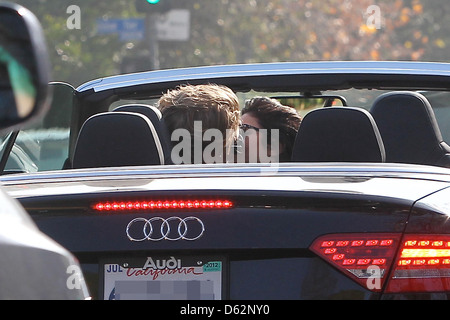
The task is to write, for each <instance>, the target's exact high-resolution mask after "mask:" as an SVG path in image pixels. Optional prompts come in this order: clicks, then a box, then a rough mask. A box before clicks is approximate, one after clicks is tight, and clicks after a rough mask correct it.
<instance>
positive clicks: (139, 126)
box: [72, 112, 165, 169]
mask: <svg viewBox="0 0 450 320" xmlns="http://www.w3.org/2000/svg"><path fill="white" fill-rule="evenodd" d="M164 158H165V156H164V151H163V149H162V146H161V142H160V140H159V134H158V132H157V130H156V128H155V127H154V125H153V124H152V122H151V121H150V120H149V119H148V118H147V117H146V116H144V115H141V114H138V113H131V112H107V113H100V114H97V115H94V116H92V117H90V118H89V119H88V120H86V122H85V123H84V124H83V126H82V128H81V130H80V134H79V136H78V140H77V144H76V147H75V152H74V157H73V161H72V167H73V168H77V169H79V168H97V167H120V166H140V165H159V164H164Z"/></svg>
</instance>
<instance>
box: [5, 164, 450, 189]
mask: <svg viewBox="0 0 450 320" xmlns="http://www.w3.org/2000/svg"><path fill="white" fill-rule="evenodd" d="M264 176H267V177H270V176H278V177H281V176H300V177H325V176H327V177H344V176H345V177H368V178H375V177H386V178H392V177H394V178H410V179H426V180H434V181H443V182H450V169H446V168H440V167H432V166H420V165H404V164H354V163H319V164H317V163H315V164H312V163H302V164H299V163H284V164H278V165H270V164H266V165H263V164H226V165H224V164H211V165H208V164H206V165H205V164H203V165H173V166H170V165H166V166H141V167H120V168H95V169H76V170H61V171H50V172H38V173H29V174H17V175H7V176H2V177H0V183H1V184H3V185H5V186H8V185H14V184H24V183H28V184H31V183H43V182H44V183H51V182H61V181H64V182H70V181H93V180H116V179H126V180H130V179H164V178H214V177H264Z"/></svg>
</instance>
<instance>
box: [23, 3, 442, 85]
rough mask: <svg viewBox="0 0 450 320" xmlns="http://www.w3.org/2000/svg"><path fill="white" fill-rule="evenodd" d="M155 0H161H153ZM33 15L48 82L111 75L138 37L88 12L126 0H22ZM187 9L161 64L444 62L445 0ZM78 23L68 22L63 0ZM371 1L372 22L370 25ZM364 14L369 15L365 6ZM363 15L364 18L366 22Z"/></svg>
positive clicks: (111, 13)
mask: <svg viewBox="0 0 450 320" xmlns="http://www.w3.org/2000/svg"><path fill="white" fill-rule="evenodd" d="M162 1H164V0H162ZM22 4H23V5H25V6H27V7H28V8H30V9H31V10H32V11H33V12H35V13H36V14H37V16H38V18H39V19H40V20H41V22H42V23H43V26H44V29H45V32H46V35H47V38H48V44H49V49H50V52H51V60H52V63H53V66H54V70H53V74H54V79H55V80H61V81H68V82H71V83H73V84H80V83H82V82H85V81H88V80H91V79H94V78H98V77H102V76H108V75H113V74H117V73H119V72H120V65H121V62H122V61H123V60H124V59H125V58H126V59H129V58H131V59H132V58H133V57H134V56H136V57H139V58H140V59H141V58H142V56H143V55H144V56H145V54H146V50H147V47H146V44H145V43H144V42H139V41H134V42H121V41H120V40H119V38H118V36H117V35H105V36H101V35H98V34H97V32H96V23H97V20H98V19H109V18H130V17H143V14H142V13H140V12H136V9H135V6H134V2H133V1H130V0H113V1H106V0H39V1H38V0H23V1H22ZM170 4H172V5H174V6H176V7H177V8H180V7H181V8H183V9H188V10H189V11H190V12H191V22H192V24H191V37H190V40H189V41H188V42H164V41H163V42H160V43H159V47H160V65H161V68H174V67H186V66H199V65H209V64H229V63H249V62H273V61H305V60H309V61H311V60H420V61H424V60H438V61H449V60H450V57H449V56H448V53H447V51H448V50H447V48H446V47H447V45H448V44H449V43H450V32H449V31H450V30H449V29H450V25H448V23H446V21H449V20H450V19H449V18H450V11H449V9H448V6H446V4H447V0H436V1H433V2H431V1H428V2H425V1H424V0H395V1H388V0H378V1H377V2H376V7H373V4H374V3H373V1H371V0H360V1H356V0H344V1H342V0H320V1H319V0H270V1H269V0H183V1H171V2H170ZM71 5H72V6H73V5H75V6H78V7H79V8H80V9H81V25H80V26H81V28H80V29H69V28H68V27H67V19H68V18H69V17H70V14H68V13H67V12H66V10H67V8H68V7H69V6H71ZM370 8H378V9H379V17H378V18H379V19H380V24H379V26H376V27H374V26H373V24H371V23H369V22H371V21H372V22H373V18H375V16H374V15H373V14H375V13H374V12H373V11H370V10H368V9H370ZM371 13H372V14H371ZM371 19H372V20H371Z"/></svg>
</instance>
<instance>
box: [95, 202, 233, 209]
mask: <svg viewBox="0 0 450 320" xmlns="http://www.w3.org/2000/svg"><path fill="white" fill-rule="evenodd" d="M231 207H233V202H231V201H230V200H167V201H118V202H115V201H111V202H99V203H96V204H94V205H93V209H94V210H96V211H106V212H108V211H129V210H165V209H166V210H169V209H170V210H176V209H181V210H184V209H227V208H231Z"/></svg>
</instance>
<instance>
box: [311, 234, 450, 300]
mask: <svg viewBox="0 0 450 320" xmlns="http://www.w3.org/2000/svg"><path fill="white" fill-rule="evenodd" d="M311 250H312V251H314V252H315V253H316V254H318V255H319V256H320V257H321V258H323V259H324V260H326V261H327V262H328V263H330V264H332V265H333V266H334V267H336V268H337V269H338V270H340V271H342V272H343V273H345V274H346V275H347V276H349V277H350V278H352V279H353V280H355V281H356V282H358V283H359V284H360V285H362V286H364V287H365V288H367V289H369V290H371V291H374V292H381V291H384V292H385V293H407V292H422V293H424V292H446V291H447V292H448V291H450V235H417V234H407V235H404V236H403V237H402V236H401V235H400V234H383V233H372V234H366V233H364V234H330V235H326V236H323V237H320V238H318V239H317V240H316V241H314V243H313V244H312V246H311ZM383 288H385V289H384V290H383Z"/></svg>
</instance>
